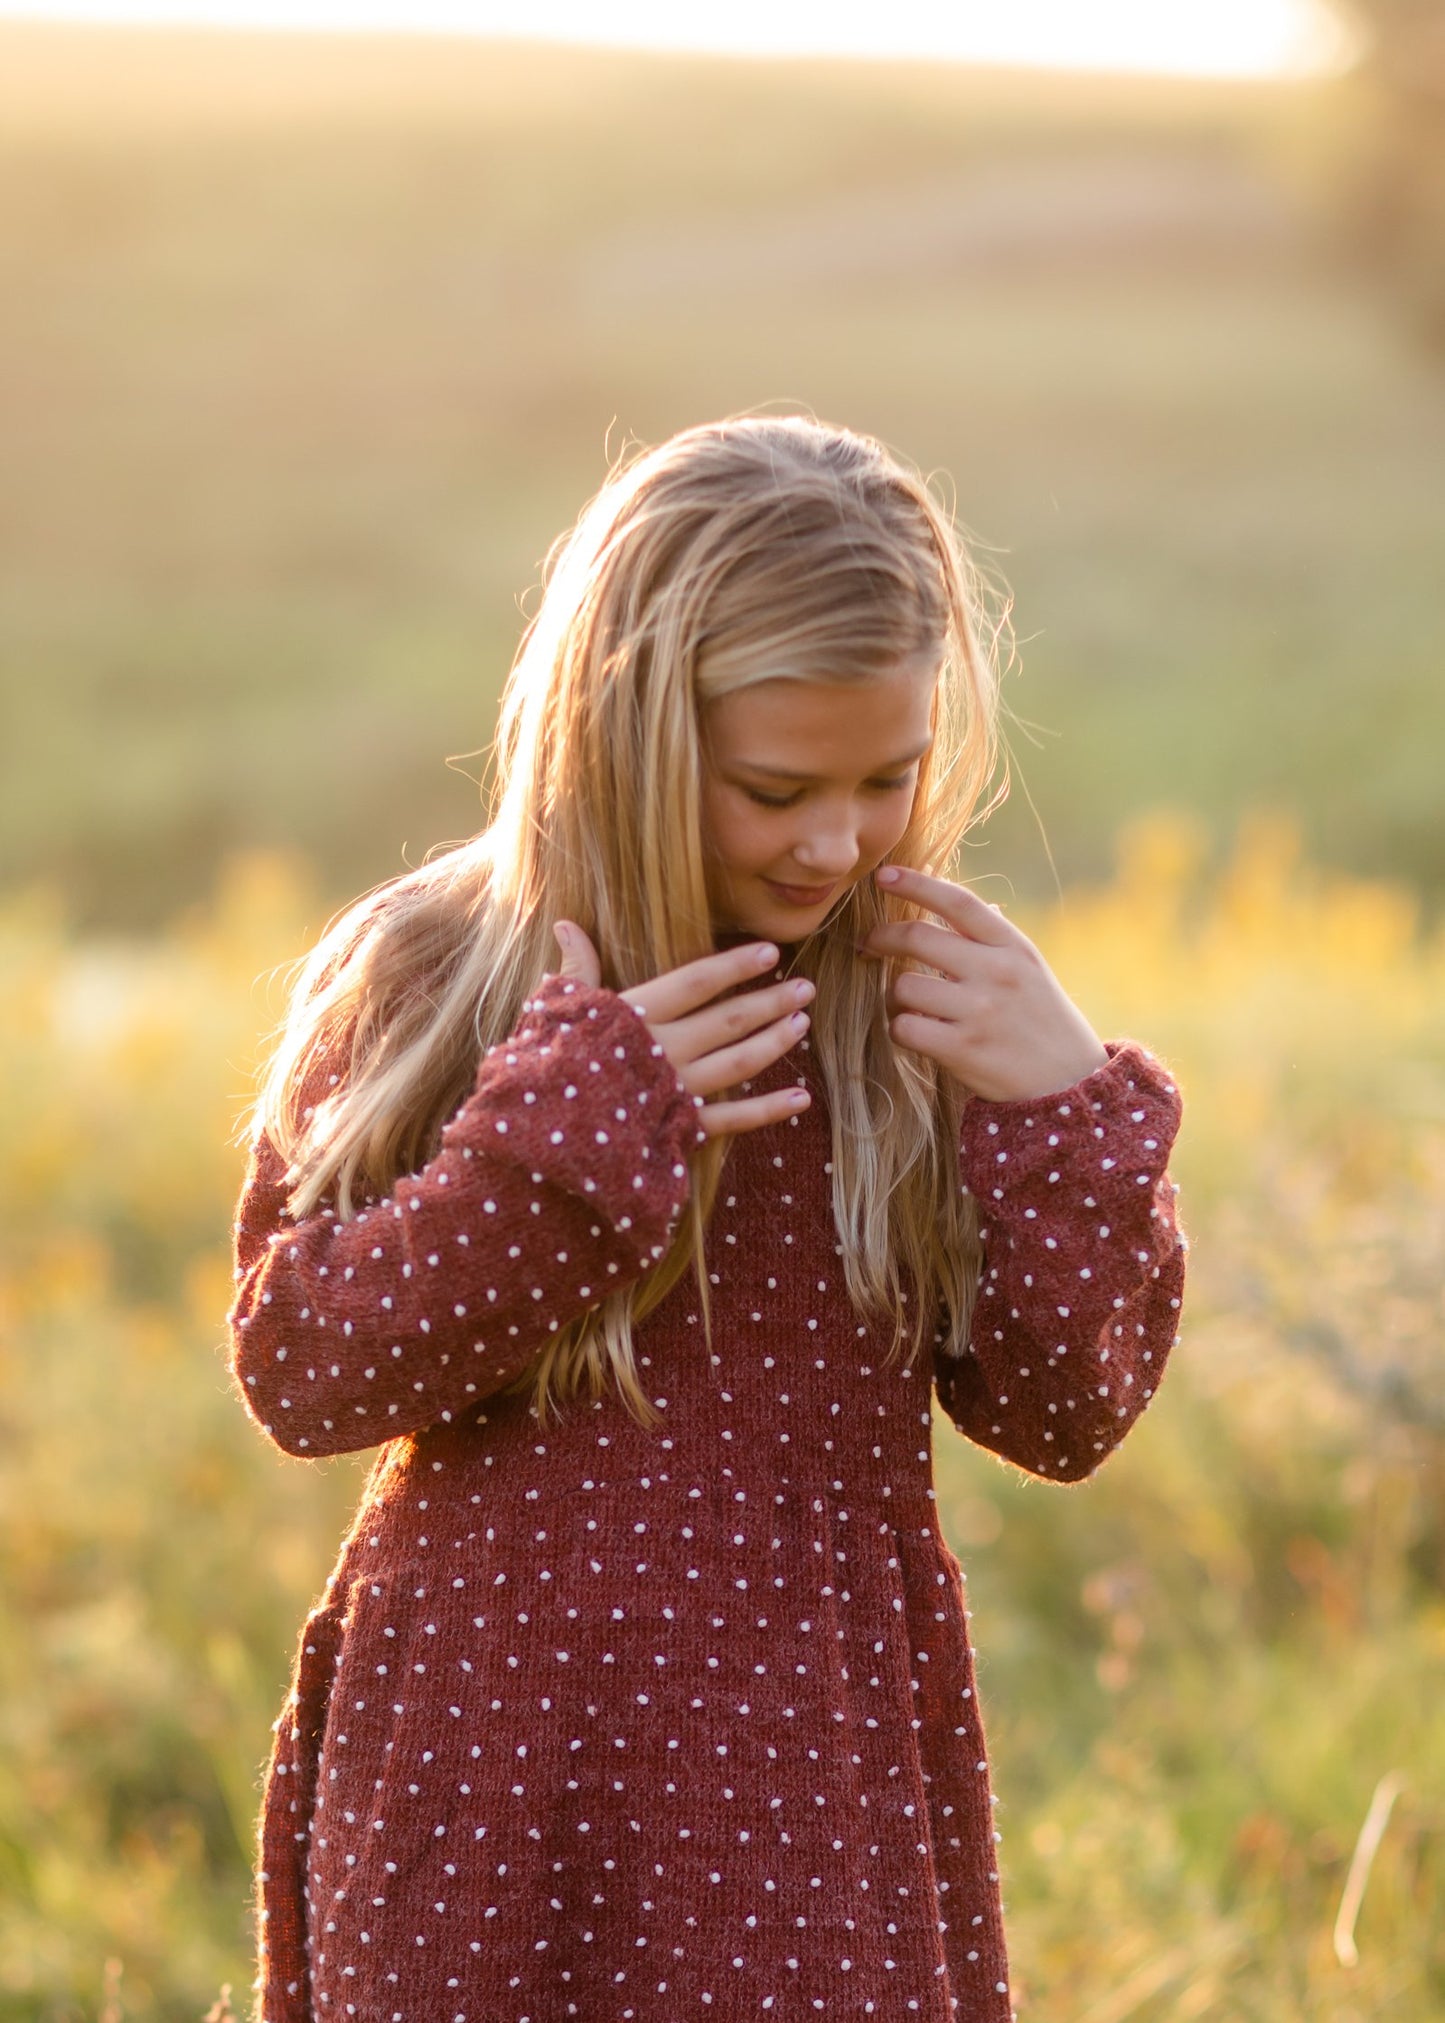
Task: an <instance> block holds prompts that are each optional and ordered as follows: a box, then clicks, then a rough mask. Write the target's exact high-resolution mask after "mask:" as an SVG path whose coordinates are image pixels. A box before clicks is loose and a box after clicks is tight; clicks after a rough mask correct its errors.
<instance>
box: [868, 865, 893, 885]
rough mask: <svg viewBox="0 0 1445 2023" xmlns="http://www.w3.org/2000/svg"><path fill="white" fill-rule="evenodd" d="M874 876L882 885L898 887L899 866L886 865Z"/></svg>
mask: <svg viewBox="0 0 1445 2023" xmlns="http://www.w3.org/2000/svg"><path fill="white" fill-rule="evenodd" d="M873 876H874V877H875V878H876V879H877V880H878V883H879V884H880V885H896V884H897V883H898V878H899V871H898V866H897V865H896V864H885V865H884V866H883V868H882V869H881V870H880V871H875V872H874V874H873Z"/></svg>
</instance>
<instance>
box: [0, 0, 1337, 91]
mask: <svg viewBox="0 0 1445 2023" xmlns="http://www.w3.org/2000/svg"><path fill="white" fill-rule="evenodd" d="M21 21H24V22H38V21H52V22H57V23H59V22H70V23H76V24H82V23H89V24H92V25H100V24H107V25H110V26H115V27H121V26H129V27H137V28H147V27H150V28H162V27H164V28H182V27H192V28H208V29H253V30H265V31H267V32H272V33H274V32H277V31H288V32H298V31H300V32H309V33H315V32H325V33H336V34H375V33H389V34H396V33H407V34H420V35H468V36H479V37H483V36H484V37H502V38H506V39H523V40H528V41H548V42H550V41H556V42H567V43H581V44H591V45H594V46H596V45H601V46H608V47H622V48H640V49H658V50H676V51H682V50H687V51H694V52H708V51H711V52H714V53H716V54H720V55H753V56H804V55H837V56H857V57H871V58H875V59H877V58H885V59H886V58H895V59H896V58H914V59H917V58H932V59H940V60H947V61H955V62H973V63H984V64H1001V65H1015V64H1018V65H1025V66H1031V67H1038V68H1046V69H1059V70H1081V71H1094V72H1098V71H1106V72H1107V71H1113V72H1131V73H1144V74H1154V75H1160V76H1176V77H1179V76H1183V77H1201V78H1205V77H1219V78H1231V77H1233V78H1251V77H1252V78H1268V77H1300V76H1309V75H1318V74H1321V73H1327V72H1330V71H1333V70H1338V69H1341V68H1343V67H1344V66H1345V65H1346V64H1347V63H1348V62H1349V61H1350V60H1351V57H1352V56H1353V54H1354V53H1355V51H1354V45H1353V41H1352V38H1351V35H1350V32H1349V30H1348V29H1347V28H1346V26H1345V25H1344V23H1343V21H1342V20H1341V19H1340V18H1339V17H1338V16H1337V15H1335V14H1333V13H1331V12H1330V11H1329V9H1328V8H1327V6H1326V5H1325V4H1323V0H1213V4H1200V5H1193V6H1187V5H1178V4H1176V5H1175V6H1173V7H1167V8H1161V7H1159V6H1158V5H1157V0H1093V4H1092V5H1091V6H1090V7H1089V8H1087V9H1081V8H1080V7H1079V6H1078V4H1077V0H1009V4H1008V5H998V4H991V5H982V4H974V5H968V4H966V0H959V4H956V5H954V6H951V7H942V6H939V5H937V4H936V0H895V4H894V5H892V6H890V7H888V8H868V9H864V8H861V7H860V8H849V7H846V6H837V7H832V8H828V9H824V8H821V7H819V6H817V5H816V4H815V0H808V4H795V5H792V6H789V5H787V4H786V0H773V4H768V0H733V4H730V5H728V6H727V7H721V6H712V7H701V6H699V7H694V8H692V9H689V10H685V11H684V10H680V9H678V8H677V7H676V5H675V4H673V0H614V4H612V5H610V6H609V7H607V8H606V9H605V12H604V11H603V10H599V8H598V6H597V5H596V0H590V4H589V0H18V4H11V5H5V6H0V25H3V24H4V23H5V22H21Z"/></svg>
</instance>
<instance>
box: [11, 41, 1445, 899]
mask: <svg viewBox="0 0 1445 2023" xmlns="http://www.w3.org/2000/svg"><path fill="white" fill-rule="evenodd" d="M1349 118H1350V108H1349V103H1348V97H1347V94H1346V93H1344V90H1343V88H1342V87H1340V88H1332V89H1330V90H1325V89H1323V88H1321V89H1318V90H1313V91H1311V92H1301V91H1300V90H1299V89H1298V88H1296V89H1293V90H1285V89H1281V88H1266V87H1223V86H1213V87H1200V86H1185V85H1177V86H1166V85H1162V84H1158V83H1153V84H1142V83H1138V82H1135V83H1133V84H1127V83H1108V82H1100V83H1094V84H1089V85H1081V84H1079V83H1078V82H1077V81H1074V82H1070V81H1068V80H1065V79H1051V78H1044V79H1036V80H1033V81H1032V82H1030V81H1028V80H1026V79H1024V78H1022V77H1009V76H1008V75H1007V74H1002V73H999V74H989V73H967V72H963V71H953V70H949V69H948V68H946V67H944V66H935V67H933V68H932V69H930V68H927V67H924V66H910V65H898V66H892V67H888V68H879V67H877V66H872V67H869V66H862V65H858V64H850V63H833V64H821V63H813V64H809V63H797V64H765V63H747V62H741V61H737V62H727V61H721V60H719V61H707V60H698V59H688V58H683V57H655V58H644V57H640V56H635V55H622V54H616V53H604V52H596V51H594V52H571V53H566V52H563V51H560V50H550V51H548V50H537V49H530V48H527V47H526V46H524V45H513V46H504V45H497V46H487V45H478V44H470V45H469V44H457V45H449V44H446V43H444V42H432V43H428V42H425V41H418V42H416V43H407V42H405V41H401V42H397V41H395V40H393V41H387V40H386V39H384V38H377V39H371V40H367V39H361V40H358V41H356V42H353V43H335V42H331V43H327V42H324V41H320V40H315V41H313V40H308V39H306V38H298V39H295V40H288V39H282V40H274V39H273V40H270V41H268V40H267V39H266V38H264V37H256V38H246V37H239V38H238V37H220V36H215V35H211V36H206V35H191V36H176V35H162V34H151V35H142V34H135V33H131V34H129V35H126V34H124V33H119V32H115V31H110V32H106V31H101V30H80V29H71V30H59V29H53V28H52V29H48V30H47V29H39V28H31V29H24V28H22V27H20V26H19V25H16V24H12V25H10V26H9V27H6V28H0V274H3V276H4V283H5V285H4V293H3V311H0V427H3V432H4V441H5V444H6V454H5V457H4V459H3V461H0V529H3V534H4V540H3V544H0V707H3V710H4V715H5V721H6V725H7V732H8V734H7V736H6V738H5V739H4V740H3V741H0V884H3V883H5V882H10V883H14V882H18V881H23V880H25V879H26V878H29V877H31V876H34V875H37V874H41V873H52V872H58V873H59V874H60V875H62V876H63V877H64V878H65V879H66V881H67V884H68V887H69V889H70V890H71V891H72V893H73V894H74V895H75V898H76V902H77V905H78V907H79V913H80V917H81V918H82V919H84V920H87V921H92V922H95V923H98V924H130V925H156V924H158V923H159V922H160V921H161V920H163V919H164V918H165V917H166V916H167V915H168V913H169V912H170V911H171V909H172V908H173V907H174V906H175V905H176V904H177V903H180V902H183V901H186V900H190V899H194V898H196V897H198V896H199V895H200V894H201V893H202V892H203V891H204V890H205V889H206V887H207V882H208V880H209V879H210V878H211V877H212V875H213V874H214V871H215V869H216V866H217V864H218V863H219V861H220V859H221V858H222V856H223V855H224V854H225V852H226V851H227V849H229V848H231V847H234V846H237V845H239V846H243V847H244V846H250V845H255V844H258V843H260V844H267V845H274V846H284V847H299V848H301V849H303V850H305V851H306V852H307V853H308V854H309V855H310V856H311V858H312V860H313V861H314V862H316V863H317V864H318V865H319V866H320V868H321V872H322V875H323V877H324V879H325V880H326V881H327V887H328V890H329V891H330V892H332V893H333V894H334V895H335V896H336V897H337V898H339V897H341V896H343V895H344V894H347V893H350V892H352V891H354V890H356V889H357V888H358V887H359V886H362V885H365V884H367V883H370V882H371V881H372V880H374V879H376V878H378V877H382V876H386V875H388V874H389V873H391V872H393V871H395V870H397V869H399V868H400V866H401V864H402V862H403V857H404V855H405V858H406V859H408V860H409V861H415V860H416V859H417V857H418V856H419V855H420V854H421V853H422V852H423V851H424V850H425V849H426V848H427V847H429V846H430V845H431V844H433V843H435V842H437V841H439V840H443V839H450V838H455V837H459V836H461V835H463V834H465V833H467V832H468V831H469V830H470V829H472V828H474V827H475V826H476V824H477V820H478V809H477V801H476V794H475V789H474V787H473V786H472V785H471V784H470V781H469V778H468V772H469V771H470V772H475V770H476V766H477V764H478V761H475V760H472V761H463V762H462V765H461V767H460V768H459V769H453V770H451V771H448V770H447V768H446V766H445V764H444V759H445V757H446V756H447V755H450V754H464V753H468V752H476V751H478V749H479V748H481V747H483V746H484V745H485V744H486V742H487V740H488V738H489V737H490V734H491V724H492V720H493V712H494V705H495V700H496V696H497V693H498V690H499V688H500V684H501V681H502V678H503V676H504V674H505V671H506V668H507V666H508V665H509V663H510V659H511V655H512V651H513V649H514V646H515V643H516V639H517V636H518V633H519V631H520V628H521V623H522V619H521V612H520V609H519V600H521V599H524V598H525V595H526V593H527V591H528V589H529V586H532V585H534V584H535V581H536V578H537V571H538V566H539V563H540V559H541V556H542V554H543V553H544V552H545V549H546V547H547V545H548V543H549V542H550V541H551V539H552V537H553V536H554V535H555V534H556V533H557V532H559V531H560V530H561V529H562V528H563V527H564V526H566V525H567V524H569V523H570V521H571V519H572V518H573V516H574V515H575V513H576V511H577V510H578V508H579V507H580V505H581V504H582V502H583V500H584V499H585V498H586V497H587V496H588V495H590V493H591V492H592V491H593V490H594V489H595V487H596V485H597V484H598V483H599V482H600V481H601V478H602V476H603V474H604V471H605V468H606V461H607V451H608V449H609V448H610V449H611V450H615V449H616V448H617V447H618V445H619V444H620V443H621V442H623V441H624V440H626V439H629V438H641V439H643V440H653V439H656V438H657V437H660V436H662V435H664V434H666V433H667V432H668V431H670V430H671V429H673V428H675V427H678V426H680V425H682V424H684V423H687V422H691V421H695V420H698V419H700V418H703V417H706V416H710V415H714V414H717V413H721V412H725V411H729V410H732V409H735V408H738V407H742V406H751V405H756V404H758V403H762V402H772V403H776V404H778V405H782V406H803V407H807V408H811V409H812V410H814V411H816V412H818V413H820V414H822V415H824V416H826V417H829V418H834V419H838V420H842V421H846V422H849V423H851V424H853V425H855V426H859V427H863V428H867V429H871V430H875V431H877V432H878V433H880V434H881V435H883V436H884V437H885V438H886V439H887V440H888V441H890V442H892V443H893V444H895V445H896V446H897V447H898V448H900V449H901V450H902V451H903V452H904V453H905V454H907V455H909V456H911V457H913V458H914V459H915V460H916V461H917V462H918V463H919V464H920V465H922V466H923V467H924V468H925V469H926V470H930V471H934V472H936V473H938V474H939V482H940V484H941V485H942V486H943V487H944V488H945V489H947V488H948V486H949V485H950V484H951V486H952V488H953V490H954V491H955V493H956V496H957V501H958V510H959V513H960V516H961V518H962V519H963V521H964V522H965V523H966V524H967V525H968V526H969V527H970V528H971V529H973V530H974V531H975V533H976V534H977V536H978V538H979V540H980V542H981V543H983V544H985V553H986V556H987V559H989V560H990V562H991V564H992V565H993V566H994V567H995V568H996V569H997V570H998V571H1000V572H1001V573H1002V574H1003V575H1004V576H1005V577H1006V578H1007V580H1008V582H1009V584H1010V585H1011V587H1012V589H1013V591H1014V593H1015V598H1016V611H1015V617H1016V624H1017V630H1018V634H1019V638H1020V641H1021V643H1022V644H1021V654H1020V661H1019V664H1018V666H1017V667H1016V668H1015V670H1014V673H1013V674H1012V676H1011V678H1010V682H1009V693H1010V698H1011V702H1012V706H1013V708H1014V709H1015V711H1016V712H1017V713H1018V715H1019V716H1020V717H1021V718H1022V719H1024V720H1026V722H1027V723H1028V724H1029V725H1032V726H1036V727H1037V728H1036V729H1034V730H1032V731H1024V730H1022V729H1020V730H1019V731H1017V732H1016V734H1015V747H1016V752H1017V757H1018V760H1019V766H1020V771H1021V774H1022V780H1023V784H1024V786H1025V787H1026V788H1027V789H1028V793H1029V794H1031V795H1032V797H1033V800H1034V801H1035V803H1036V804H1037V809H1038V821H1037V822H1036V821H1035V819H1034V817H1033V816H1032V815H1031V814H1030V812H1029V808H1028V803H1027V797H1026V795H1025V794H1024V793H1022V792H1020V793H1019V794H1017V795H1016V796H1015V802H1014V805H1013V806H1012V807H1011V809H1010V810H1009V811H1008V812H1007V813H1006V815H1005V816H1004V817H1003V818H1002V819H1001V821H1000V823H999V824H998V826H997V832H996V834H997V841H996V844H995V846H994V861H997V863H998V865H999V867H1000V868H1001V869H1004V870H1006V871H1007V874H1008V876H1009V877H1010V879H1011V880H1012V882H1013V883H1014V885H1015V886H1016V888H1017V889H1018V890H1020V891H1021V892H1023V893H1025V894H1032V895H1035V896H1037V895H1039V894H1041V893H1043V892H1044V891H1046V890H1048V889H1050V885H1051V878H1052V873H1051V871H1050V866H1049V852H1050V850H1051V851H1052V854H1053V856H1054V858H1055V859H1056V860H1057V864H1058V867H1059V871H1060V874H1061V876H1062V878H1063V880H1064V882H1065V883H1071V882H1073V881H1075V880H1076V879H1078V878H1079V877H1081V876H1096V875H1098V874H1099V873H1100V872H1101V871H1102V870H1103V868H1104V866H1105V865H1106V863H1107V860H1108V852H1109V849H1110V845H1111V839H1112V837H1113V835H1114V832H1115V829H1116V828H1117V825H1118V823H1119V821H1120V820H1121V819H1123V818H1124V817H1125V816H1127V815H1129V814H1131V813H1134V812H1137V811H1139V810H1141V809H1144V808H1147V807H1149V806H1151V805H1154V804H1161V805H1179V806H1183V807H1187V808H1190V809H1193V810H1195V811H1197V812H1198V813H1199V814H1200V815H1201V816H1202V817H1204V818H1205V819H1206V820H1207V822H1208V823H1209V825H1210V829H1211V834H1212V836H1213V838H1214V843H1215V848H1216V851H1217V852H1218V853H1220V854H1222V853H1223V852H1224V851H1226V850H1227V849H1228V848H1229V847H1230V842H1231V839H1232V837H1233V835H1234V834H1235V832H1236V829H1237V827H1238V824H1239V821H1240V820H1241V818H1242V817H1243V816H1244V815H1246V814H1247V813H1248V812H1249V811H1250V810H1252V809H1256V808H1277V809H1286V810H1289V811H1291V812H1292V813H1293V814H1294V815H1295V816H1296V818H1297V819H1298V821H1299V822H1300V824H1301V826H1302V829H1303V831H1304V833H1305V835H1306V837H1307V839H1308V842H1309V846H1310V848H1311V850H1312V852H1313V853H1314V854H1315V855H1317V856H1319V857H1320V858H1321V859H1322V860H1323V861H1327V862H1333V863H1336V864H1339V865H1342V866H1346V867H1351V868H1354V869H1356V870H1362V871H1368V872H1377V873H1384V874H1388V875H1391V876H1395V877H1401V878H1406V879H1409V880H1411V881H1412V882H1414V883H1415V884H1416V886H1417V887H1418V888H1419V889H1422V890H1427V891H1428V892H1430V893H1431V894H1432V895H1435V896H1438V894H1439V893H1440V891H1441V890H1442V889H1445V825H1442V823H1441V822H1440V819H1439V809H1438V800H1439V797H1438V792H1437V782H1436V768H1435V762H1434V753H1435V751H1436V749H1437V748H1438V746H1439V745H1440V743H1441V740H1442V737H1445V683H1442V681H1441V679H1440V674H1441V666H1440V639H1441V636H1442V619H1445V591H1442V587H1441V583H1442V578H1441V572H1440V569H1439V556H1440V554H1441V552H1442V549H1445V490H1442V487H1441V486H1440V484H1439V481H1438V473H1439V470H1440V468H1441V464H1442V458H1445V385H1442V382H1441V379H1440V377H1439V376H1438V374H1435V375H1432V372H1431V370H1430V368H1429V366H1428V364H1427V362H1426V360H1425V359H1424V358H1423V356H1419V357H1417V356H1416V355H1414V354H1413V353H1412V352H1411V351H1410V349H1409V347H1408V343H1407V340H1406V339H1405V338H1404V337H1403V336H1402V335H1401V334H1400V332H1398V331H1397V329H1396V327H1395V325H1394V324H1393V323H1392V322H1391V320H1390V315H1389V312H1388V311H1387V309H1385V308H1384V307H1382V306H1377V305H1376V304H1375V302H1374V300H1373V298H1371V297H1370V296H1369V295H1368V294H1366V293H1365V292H1364V291H1363V289H1362V287H1360V286H1358V285H1357V284H1355V283H1354V282H1352V281H1351V280H1350V279H1349V277H1348V275H1347V273H1346V272H1345V271H1344V269H1343V268H1342V267H1341V266H1340V264H1339V262H1338V261H1337V260H1335V259H1334V258H1333V256H1332V255H1331V254H1330V253H1329V250H1328V242H1327V235H1326V233H1325V231H1324V225H1323V221H1324V219H1325V217H1326V215H1327V211H1328V198H1329V192H1330V190H1331V188H1332V184H1333V179H1337V177H1338V173H1339V161H1340V160H1341V159H1342V156H1343V150H1344V148H1345V145H1346V140H1345V138H1344V137H1345V136H1347V134H1348V130H1349ZM1040 825H1041V826H1040ZM1045 838H1046V839H1047V841H1045Z"/></svg>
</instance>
